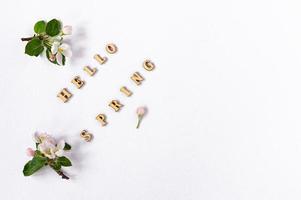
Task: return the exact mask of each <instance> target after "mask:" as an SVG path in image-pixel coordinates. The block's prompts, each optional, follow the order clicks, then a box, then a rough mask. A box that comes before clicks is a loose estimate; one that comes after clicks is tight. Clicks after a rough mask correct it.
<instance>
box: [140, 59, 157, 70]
mask: <svg viewBox="0 0 301 200" xmlns="http://www.w3.org/2000/svg"><path fill="white" fill-rule="evenodd" d="M143 67H144V69H146V70H147V71H152V70H153V69H154V68H155V64H154V63H152V61H150V60H145V61H144V62H143Z"/></svg>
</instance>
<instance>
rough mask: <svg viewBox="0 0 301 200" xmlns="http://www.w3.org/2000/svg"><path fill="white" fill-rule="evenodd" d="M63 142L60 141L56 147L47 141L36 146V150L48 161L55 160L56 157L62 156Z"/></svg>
mask: <svg viewBox="0 0 301 200" xmlns="http://www.w3.org/2000/svg"><path fill="white" fill-rule="evenodd" d="M64 146H65V141H64V140H60V141H59V142H58V143H57V145H55V144H52V143H50V142H48V141H44V142H43V143H41V144H39V145H38V150H39V151H41V153H42V154H43V155H44V156H46V157H47V158H49V159H55V158H56V157H57V156H59V157H60V156H62V155H63V152H64Z"/></svg>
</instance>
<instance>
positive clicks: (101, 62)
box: [94, 54, 107, 65]
mask: <svg viewBox="0 0 301 200" xmlns="http://www.w3.org/2000/svg"><path fill="white" fill-rule="evenodd" d="M94 59H95V60H97V62H99V64H101V65H102V64H104V63H105V62H106V61H107V58H106V57H101V56H100V55H99V54H96V55H95V56H94Z"/></svg>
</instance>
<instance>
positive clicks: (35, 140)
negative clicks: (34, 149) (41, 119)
mask: <svg viewBox="0 0 301 200" xmlns="http://www.w3.org/2000/svg"><path fill="white" fill-rule="evenodd" d="M33 141H34V142H35V143H41V140H40V137H39V133H38V132H35V133H34V135H33Z"/></svg>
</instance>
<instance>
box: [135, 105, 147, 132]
mask: <svg viewBox="0 0 301 200" xmlns="http://www.w3.org/2000/svg"><path fill="white" fill-rule="evenodd" d="M146 111H147V109H146V107H139V108H137V110H136V113H137V115H138V123H137V126H136V128H139V126H140V123H141V120H142V117H143V116H144V115H145V114H146Z"/></svg>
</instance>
